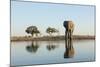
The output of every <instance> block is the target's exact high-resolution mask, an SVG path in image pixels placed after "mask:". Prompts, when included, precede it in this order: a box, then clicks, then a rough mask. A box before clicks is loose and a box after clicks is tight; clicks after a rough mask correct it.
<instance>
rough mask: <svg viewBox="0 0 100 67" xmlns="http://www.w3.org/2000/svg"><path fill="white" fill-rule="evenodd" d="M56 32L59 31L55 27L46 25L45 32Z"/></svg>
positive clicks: (50, 33)
mask: <svg viewBox="0 0 100 67" xmlns="http://www.w3.org/2000/svg"><path fill="white" fill-rule="evenodd" d="M57 32H59V31H58V30H57V29H55V28H51V27H48V28H47V29H46V33H48V34H49V35H50V36H51V35H52V33H57Z"/></svg>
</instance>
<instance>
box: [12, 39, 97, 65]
mask: <svg viewBox="0 0 100 67" xmlns="http://www.w3.org/2000/svg"><path fill="white" fill-rule="evenodd" d="M94 60H95V41H94V40H75V41H73V42H72V48H70V49H67V48H66V47H65V41H33V42H32V41H22V42H11V66H15V65H36V64H51V63H67V62H80V61H94Z"/></svg>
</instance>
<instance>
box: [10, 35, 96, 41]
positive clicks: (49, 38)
mask: <svg viewBox="0 0 100 67" xmlns="http://www.w3.org/2000/svg"><path fill="white" fill-rule="evenodd" d="M59 40H65V36H64V35H62V36H43V37H29V36H20V37H17V36H14V37H11V38H10V41H11V42H13V41H59ZM73 40H95V36H89V35H73Z"/></svg>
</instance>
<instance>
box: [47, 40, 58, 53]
mask: <svg viewBox="0 0 100 67" xmlns="http://www.w3.org/2000/svg"><path fill="white" fill-rule="evenodd" d="M46 47H47V49H48V50H49V51H51V50H54V49H55V48H57V47H58V45H54V44H53V43H52V42H51V41H49V45H47V46H46Z"/></svg>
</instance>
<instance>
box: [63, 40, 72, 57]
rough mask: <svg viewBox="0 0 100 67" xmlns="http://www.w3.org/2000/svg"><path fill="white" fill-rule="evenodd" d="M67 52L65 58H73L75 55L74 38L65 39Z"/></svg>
mask: <svg viewBox="0 0 100 67" xmlns="http://www.w3.org/2000/svg"><path fill="white" fill-rule="evenodd" d="M65 42H66V44H65V53H64V58H71V57H73V56H74V47H73V44H72V40H65Z"/></svg>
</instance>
